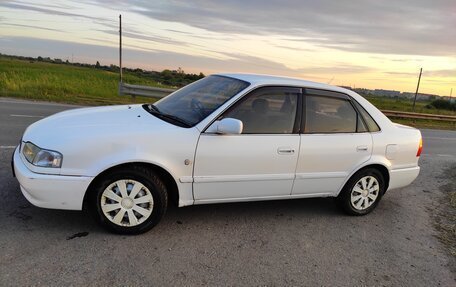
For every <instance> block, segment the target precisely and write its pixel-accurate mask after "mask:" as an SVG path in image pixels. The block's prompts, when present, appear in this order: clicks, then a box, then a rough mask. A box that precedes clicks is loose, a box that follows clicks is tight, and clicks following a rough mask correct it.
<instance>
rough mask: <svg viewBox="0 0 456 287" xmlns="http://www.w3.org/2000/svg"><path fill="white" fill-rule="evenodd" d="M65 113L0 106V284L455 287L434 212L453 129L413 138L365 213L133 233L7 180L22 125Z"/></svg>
mask: <svg viewBox="0 0 456 287" xmlns="http://www.w3.org/2000/svg"><path fill="white" fill-rule="evenodd" d="M72 107H74V106H68V105H58V104H49V103H32V102H25V101H17V100H10V99H2V98H0V198H1V200H0V286H14V285H22V286H23V285H108V284H109V285H116V286H117V285H149V286H150V285H156V286H163V285H167V286H169V285H172V286H179V285H185V286H193V285H211V286H212V285H218V286H222V285H223V286H226V285H236V286H237V285H249V286H251V285H255V286H256V285H272V286H277V285H281V286H282V285H293V286H294V285H301V286H373V285H375V286H455V285H456V276H455V274H456V273H455V271H456V269H455V266H456V265H455V259H454V257H453V258H452V257H450V256H449V255H448V252H447V250H446V248H445V246H444V245H442V244H441V243H440V242H439V241H438V240H437V239H436V234H437V231H436V230H435V229H434V221H433V213H434V210H436V209H437V208H439V202H440V201H441V200H442V199H443V198H444V194H443V193H444V191H443V190H444V189H442V188H441V187H442V186H444V185H445V184H447V183H448V182H449V181H450V180H455V179H451V178H447V177H445V173H444V170H445V169H448V168H456V132H451V131H437V130H423V131H422V133H423V138H424V155H423V156H422V158H421V159H420V165H421V167H422V171H421V174H420V176H419V177H418V179H417V180H416V181H415V182H414V183H413V184H412V185H411V186H409V187H406V188H402V189H399V190H394V191H391V192H389V193H387V194H386V195H385V197H384V198H383V199H382V202H381V203H380V205H379V206H378V208H377V209H376V210H375V211H374V212H373V213H371V214H369V215H368V216H364V217H350V216H345V215H343V214H342V213H341V212H339V211H338V209H337V208H336V207H335V205H334V202H333V200H332V199H305V200H289V201H269V202H253V203H235V204H218V205H206V206H191V207H185V208H180V209H178V208H172V209H171V210H169V212H168V213H167V215H166V216H165V218H164V220H163V221H162V222H161V223H160V224H159V225H158V226H157V227H155V228H154V229H153V230H152V231H150V232H148V233H146V234H143V235H139V236H119V235H113V234H110V233H107V232H105V231H104V230H103V229H101V228H100V227H98V226H97V225H96V224H95V223H94V222H93V221H92V219H91V218H90V217H89V216H88V215H87V214H85V213H83V212H71V211H59V210H46V209H40V208H36V207H34V206H32V205H31V204H29V203H28V202H27V201H26V200H25V198H24V197H23V196H22V195H21V193H20V191H19V185H18V183H17V181H16V180H15V179H14V178H13V177H12V175H11V167H10V159H11V154H12V152H13V148H12V146H14V145H16V144H17V142H18V141H19V139H20V137H21V134H22V132H23V131H24V130H25V128H26V126H27V125H29V124H30V123H32V122H34V121H36V120H38V119H40V118H41V117H44V116H47V115H50V114H52V113H55V112H59V111H62V110H65V109H69V108H72Z"/></svg>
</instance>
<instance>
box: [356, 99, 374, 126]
mask: <svg viewBox="0 0 456 287" xmlns="http://www.w3.org/2000/svg"><path fill="white" fill-rule="evenodd" d="M353 102H354V103H355V106H356V108H357V109H358V111H359V112H360V113H361V115H362V117H363V119H364V120H365V121H366V124H367V128H368V129H369V131H370V132H378V131H379V130H380V128H379V126H378V125H377V123H376V122H375V121H374V119H373V118H372V117H371V115H369V113H368V112H367V111H366V110H365V109H364V108H363V107H362V106H361V105H360V104H358V102H356V101H353Z"/></svg>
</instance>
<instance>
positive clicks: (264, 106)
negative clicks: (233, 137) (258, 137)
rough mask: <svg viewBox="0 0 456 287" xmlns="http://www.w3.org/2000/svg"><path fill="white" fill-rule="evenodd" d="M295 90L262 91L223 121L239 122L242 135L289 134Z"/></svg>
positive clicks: (257, 92)
mask: <svg viewBox="0 0 456 287" xmlns="http://www.w3.org/2000/svg"><path fill="white" fill-rule="evenodd" d="M299 91H300V90H298V89H291V88H290V89H287V88H283V89H281V88H261V89H259V90H257V91H254V92H253V93H252V94H250V95H247V96H246V98H245V99H243V100H242V102H241V103H240V104H238V105H236V106H235V107H234V108H233V109H232V110H229V111H228V112H227V113H226V114H225V115H224V116H223V117H224V118H234V119H238V120H240V121H242V123H243V125H244V129H243V132H242V133H243V134H291V133H293V127H294V124H295V119H296V112H297V106H298V105H297V103H298V96H299Z"/></svg>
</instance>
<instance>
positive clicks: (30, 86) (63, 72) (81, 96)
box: [0, 56, 163, 105]
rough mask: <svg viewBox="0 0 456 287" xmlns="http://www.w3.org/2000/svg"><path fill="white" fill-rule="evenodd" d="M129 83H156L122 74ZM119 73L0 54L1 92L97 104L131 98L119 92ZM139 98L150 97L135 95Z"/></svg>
mask: <svg viewBox="0 0 456 287" xmlns="http://www.w3.org/2000/svg"><path fill="white" fill-rule="evenodd" d="M124 79H125V81H126V82H128V83H130V84H141V85H148V86H158V87H163V86H161V85H159V84H158V83H156V82H154V81H152V80H149V79H147V78H142V77H138V76H136V75H131V74H128V73H127V74H125V75H124ZM118 82H119V75H118V74H116V73H113V72H108V71H104V70H98V69H94V68H86V67H76V66H71V65H65V64H53V63H45V62H36V61H34V62H29V61H25V60H19V59H13V58H9V57H4V56H0V96H3V97H14V98H23V99H30V100H41V101H52V102H63V103H71V104H84V105H100V104H122V103H131V102H133V99H132V97H130V96H119V95H118ZM136 101H138V102H150V101H151V98H142V97H137V99H136Z"/></svg>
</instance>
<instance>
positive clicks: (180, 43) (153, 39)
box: [98, 30, 187, 46]
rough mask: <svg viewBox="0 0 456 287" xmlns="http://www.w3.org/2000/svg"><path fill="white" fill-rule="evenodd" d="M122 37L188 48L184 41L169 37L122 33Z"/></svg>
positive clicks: (104, 31)
mask: <svg viewBox="0 0 456 287" xmlns="http://www.w3.org/2000/svg"><path fill="white" fill-rule="evenodd" d="M98 31H100V32H103V33H107V34H110V35H119V32H117V31H113V30H98ZM122 36H123V37H127V38H132V39H137V40H143V41H151V42H157V43H162V44H170V45H177V46H186V45H187V43H185V42H183V41H177V40H173V39H171V38H167V37H160V36H150V35H145V34H142V33H134V32H126V31H122Z"/></svg>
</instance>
